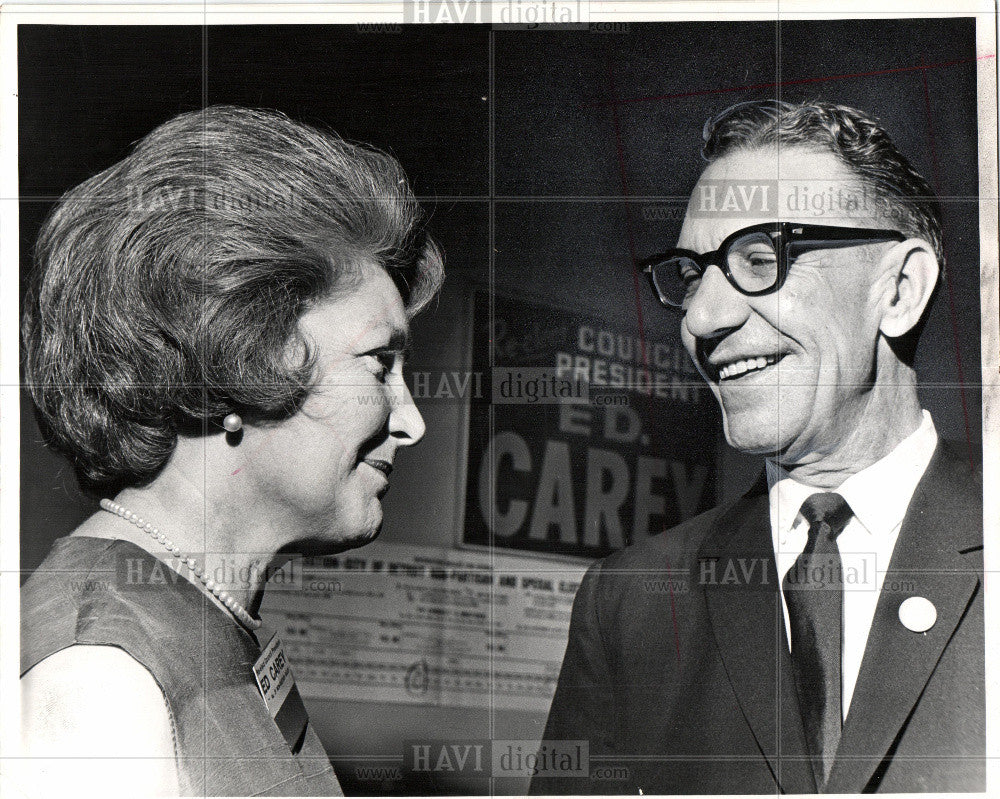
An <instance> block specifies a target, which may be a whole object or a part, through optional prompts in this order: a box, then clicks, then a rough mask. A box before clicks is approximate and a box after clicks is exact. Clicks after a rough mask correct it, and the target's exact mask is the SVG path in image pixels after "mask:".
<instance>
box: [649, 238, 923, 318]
mask: <svg viewBox="0 0 1000 799" xmlns="http://www.w3.org/2000/svg"><path fill="white" fill-rule="evenodd" d="M905 240H906V236H905V235H903V234H902V233H900V232H899V231H898V230H883V229H879V228H857V227H830V226H827V225H806V224H799V223H797V222H768V223H765V224H763V225H751V226H750V227H745V228H742V229H741V230H737V231H736V232H735V233H732V234H731V235H729V236H727V237H726V238H725V240H724V241H723V242H722V244H721V245H720V246H719V249H717V250H715V251H714V252H706V253H696V252H692V251H691V250H684V249H680V248H674V249H672V250H667V252H665V253H661V254H659V255H654V256H653V257H652V258H647V259H646V260H645V261H643V262H642V263H641V264H640V267H641V268H642V271H643V272H645V273H646V274H647V275H648V276H649V282H650V284H651V285H652V287H653V292H654V293H655V294H656V297H657V299H659V301H660V302H661V303H662V304H663V305H664V306H665V307H667V308H672V309H674V310H678V311H683V310H684V308H685V306H686V305H687V302H688V300H690V299H691V297H692V296H694V293H695V291H697V290H698V286H699V284H700V283H701V278H702V275H704V274H705V270H706V269H708V267H710V266H712V265H715V266H717V267H719V269H721V270H722V274H724V275H725V276H726V279H727V280H728V281H729V282H730V284H732V286H733V288H735V289H736V290H737V291H739V292H741V293H743V294H746V295H747V296H748V297H759V296H760V295H762V294H770V293H772V292H775V291H777V290H778V289H780V288H781V287H782V285H784V283H785V278H786V277H787V276H788V267H789V264H791V262H792V261H794V260H795V259H796V258H797V257H798V256H800V255H801V254H802V253H804V252H808V251H809V250H817V249H830V248H832V247H855V246H857V245H859V244H867V243H869V242H875V241H905Z"/></svg>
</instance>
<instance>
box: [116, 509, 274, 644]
mask: <svg viewBox="0 0 1000 799" xmlns="http://www.w3.org/2000/svg"><path fill="white" fill-rule="evenodd" d="M101 508H103V509H104V510H106V511H107V512H108V513H113V514H115V515H116V516H121V518H123V519H124V520H125V521H127V522H131V523H132V524H134V525H135V526H136V527H138V528H139V529H140V530H142V531H143V532H146V533H149V534H150V535H151V536H152V537H153V538H155V539H156V540H157V541H159V542H160V543H161V544H162V545H163V546H164V547H166V548H167V551H168V552H170V554H171V555H173V556H174V557H175V558H180V561H181V563H183V564H184V565H185V566H187V568H188V570H189V571H190V572H191V573H192V574H193V575H194V576H195V577H197V578H198V580H199V581H200V582H201V584H202V585H203V586H205V588H206V589H207V590H208V591H209V592H210V593H211V594H212V595H213V596H214V597H215V598H216V599H218V600H219V601H220V602H221V603H222V604H223V605H225V606H226V608H227V609H228V610H229V612H230V613H232V614H233V616H234V617H235V618H236V620H237V621H239V622H240V623H241V624H242V625H243V626H245V627H249V628H250V629H251V630H259V629H260V626H261V625H262V624H263V623H264V622H263V621H261V620H260V619H255V618H254V617H253V616H251V615H250V614H249V613H248V612H247V610H246V608H244V607H243V606H242V605H241V604H240V603H239V602H237V601H236V600H235V599H233V597H231V596H230V595H229V594H228V593H227V592H226V591H223V590H222V588H221V587H220V586H219V584H218V583H216V582H215V580H213V579H212V578H211V577H206V576H205V571H204V569H202V568H201V566H199V565H198V562H197V561H196V560H195V559H194V558H185V557H183V556H182V555H181V550H180V548H179V547H176V546H174V543H173V541H171V540H170V539H169V538H167V537H166V536H165V535H164V534H163V533H161V532H160V531H159V530H158V529H156V528H155V527H153V525H151V524H148V523H147V522H145V521H143V520H142V519H140V518H139V516H138V514H135V513H133V512H132V511H130V510H128V509H127V508H124V507H122V506H121V505H119V504H118V503H117V502H112V501H111V500H110V499H102V500H101Z"/></svg>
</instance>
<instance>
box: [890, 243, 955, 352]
mask: <svg viewBox="0 0 1000 799" xmlns="http://www.w3.org/2000/svg"><path fill="white" fill-rule="evenodd" d="M883 264H884V267H883V268H884V269H885V272H883V274H884V276H885V282H884V283H883V284H882V285H883V287H884V294H883V296H882V298H881V300H882V319H881V322H880V323H879V330H881V331H882V333H883V334H884V335H885V336H887V337H889V338H899V337H900V336H905V335H906V334H907V333H909V332H910V331H911V330H912V329H913V328H914V327H915V326H916V324H917V322H919V321H920V317H921V316H923V313H924V309H925V308H926V307H927V303H929V302H930V300H931V296H933V294H934V288H935V286H937V281H938V275H939V274H940V273H941V269H940V267H939V266H938V260H937V256H936V255H935V254H934V250H933V248H932V247H931V246H930V244H928V243H927V242H926V241H924V240H923V239H907V240H906V241H904V242H901V243H900V244H897V245H896V246H895V247H893V248H892V249H891V250H889V252H887V253H886V254H885V256H884V257H883Z"/></svg>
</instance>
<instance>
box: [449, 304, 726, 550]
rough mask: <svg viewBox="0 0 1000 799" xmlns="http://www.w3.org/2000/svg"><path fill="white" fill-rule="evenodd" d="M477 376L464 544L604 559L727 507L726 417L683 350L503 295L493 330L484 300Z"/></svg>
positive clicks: (477, 330) (477, 329)
mask: <svg viewBox="0 0 1000 799" xmlns="http://www.w3.org/2000/svg"><path fill="white" fill-rule="evenodd" d="M491 338H492V340H493V345H494V349H493V364H492V368H490V356H489V342H490V339H491ZM473 362H474V368H476V369H482V370H484V371H485V370H487V369H489V374H490V378H491V379H490V381H489V382H490V390H489V393H490V395H491V399H492V403H491V406H490V405H486V404H479V403H473V404H472V407H471V419H470V431H469V461H468V488H467V495H466V511H465V524H464V526H463V531H462V539H461V540H462V543H464V544H474V545H480V546H492V547H498V548H501V549H509V550H522V551H531V552H546V553H551V554H558V555H573V556H580V557H586V558H596V557H601V556H603V555H606V554H608V553H609V552H612V551H614V550H616V549H621V548H622V547H624V546H627V545H628V544H630V543H633V542H635V541H638V540H641V539H642V538H644V537H646V536H649V535H653V534H656V533H658V532H661V531H663V530H664V529H667V528H669V527H671V526H673V525H675V524H677V523H679V522H681V521H683V520H684V519H687V518H690V517H691V516H694V515H696V514H697V513H700V512H701V511H703V510H706V509H707V508H709V507H711V506H712V505H713V504H714V503H715V469H716V459H717V454H718V453H717V446H718V444H717V441H718V439H717V430H718V429H719V421H718V415H717V414H718V411H717V410H716V407H717V406H716V403H715V400H714V399H713V398H712V396H711V394H710V392H709V390H708V388H707V387H706V386H705V385H704V383H703V381H702V379H701V377H700V376H699V375H698V373H697V371H696V370H695V368H694V366H693V365H692V364H691V362H690V359H689V358H688V355H687V353H686V352H685V351H684V349H683V346H682V345H681V343H680V341H679V339H678V340H677V341H673V342H664V341H654V340H644V339H643V338H642V337H641V336H638V335H636V333H635V331H631V332H630V331H625V330H620V329H615V328H614V327H613V326H612V325H611V324H610V323H609V322H608V321H606V320H602V319H599V318H595V317H593V316H588V315H585V314H582V313H581V314H576V313H573V312H571V311H567V310H565V309H561V308H554V307H551V306H547V305H541V304H539V303H536V302H529V301H525V300H521V299H517V298H514V297H505V296H502V295H500V296H498V295H494V323H493V327H492V330H491V329H490V324H489V305H488V295H487V294H486V293H485V292H479V293H477V295H476V298H475V326H474V343H473ZM491 414H492V421H491Z"/></svg>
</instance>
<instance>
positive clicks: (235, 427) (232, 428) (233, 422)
mask: <svg viewBox="0 0 1000 799" xmlns="http://www.w3.org/2000/svg"><path fill="white" fill-rule="evenodd" d="M222 426H223V427H224V428H225V429H226V432H229V433H238V432H239V431H240V430H241V429H243V419H241V418H240V415H239V414H238V413H231V414H229V415H228V416H227V417H226V418H225V419H223V420H222Z"/></svg>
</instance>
